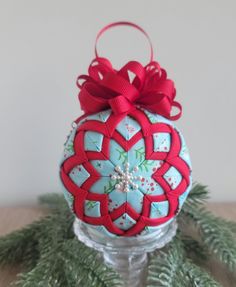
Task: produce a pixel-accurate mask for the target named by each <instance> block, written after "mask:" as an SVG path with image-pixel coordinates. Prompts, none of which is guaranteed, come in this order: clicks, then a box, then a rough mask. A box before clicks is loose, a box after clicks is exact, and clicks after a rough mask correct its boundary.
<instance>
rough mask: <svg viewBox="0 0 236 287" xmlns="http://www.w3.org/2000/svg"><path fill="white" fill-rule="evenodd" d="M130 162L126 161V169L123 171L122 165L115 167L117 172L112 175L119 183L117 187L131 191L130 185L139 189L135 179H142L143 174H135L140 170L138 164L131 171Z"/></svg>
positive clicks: (123, 190) (120, 189)
mask: <svg viewBox="0 0 236 287" xmlns="http://www.w3.org/2000/svg"><path fill="white" fill-rule="evenodd" d="M129 167H130V165H129V163H128V162H127V163H125V170H124V171H123V170H122V169H121V167H120V166H116V167H115V171H116V172H115V173H114V174H112V175H111V179H112V180H116V181H117V184H116V185H115V188H116V189H118V190H119V191H122V192H129V191H130V187H132V189H138V187H139V186H138V184H137V183H136V182H135V181H140V180H141V179H142V177H141V176H136V175H134V173H135V172H137V171H138V166H135V167H134V168H133V169H132V170H131V171H129Z"/></svg>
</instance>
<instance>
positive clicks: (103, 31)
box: [94, 21, 153, 62]
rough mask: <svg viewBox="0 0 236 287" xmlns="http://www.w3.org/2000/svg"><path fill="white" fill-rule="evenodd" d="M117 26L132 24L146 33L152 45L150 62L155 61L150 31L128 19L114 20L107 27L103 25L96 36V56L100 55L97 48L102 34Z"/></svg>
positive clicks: (131, 25) (150, 45)
mask: <svg viewBox="0 0 236 287" xmlns="http://www.w3.org/2000/svg"><path fill="white" fill-rule="evenodd" d="M117 26H130V27H132V28H135V29H137V30H139V31H140V32H141V33H143V34H144V36H145V37H146V39H147V40H148V43H149V47H150V62H152V61H153V47H152V41H151V39H150V37H149V35H148V33H147V32H146V31H145V30H144V29H143V28H142V27H140V26H139V25H137V24H135V23H132V22H127V21H118V22H112V23H110V24H108V25H106V26H105V27H103V28H102V29H101V30H100V31H99V32H98V34H97V36H96V39H95V48H94V51H95V55H96V58H99V55H98V48H97V44H98V41H99V39H100V38H101V36H102V35H103V34H104V33H105V32H106V31H107V30H109V29H111V28H114V27H117Z"/></svg>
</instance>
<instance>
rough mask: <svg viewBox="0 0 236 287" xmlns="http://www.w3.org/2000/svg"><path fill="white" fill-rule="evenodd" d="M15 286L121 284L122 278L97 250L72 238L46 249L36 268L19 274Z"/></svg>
mask: <svg viewBox="0 0 236 287" xmlns="http://www.w3.org/2000/svg"><path fill="white" fill-rule="evenodd" d="M16 286H21V287H41V286H42V287H45V286H50V287H51V286H52V287H58V286H62V287H64V286H65V287H66V286H68V287H84V286H91V287H108V286H114V287H119V286H121V280H120V278H119V276H118V275H117V274H116V273H115V272H114V271H113V270H110V269H109V268H108V267H106V266H105V265H103V263H102V262H101V260H100V258H99V257H98V255H97V253H96V252H95V251H93V250H92V249H90V248H87V247H85V246H84V245H83V244H82V243H80V242H79V241H78V240H77V239H76V238H73V239H68V240H66V241H64V242H60V243H59V244H56V245H54V246H53V247H52V249H51V250H48V251H47V252H45V253H43V254H42V256H41V258H40V260H39V262H38V264H37V265H36V266H35V268H33V269H32V270H30V271H29V272H26V273H23V274H21V275H20V279H19V280H18V281H17V282H16Z"/></svg>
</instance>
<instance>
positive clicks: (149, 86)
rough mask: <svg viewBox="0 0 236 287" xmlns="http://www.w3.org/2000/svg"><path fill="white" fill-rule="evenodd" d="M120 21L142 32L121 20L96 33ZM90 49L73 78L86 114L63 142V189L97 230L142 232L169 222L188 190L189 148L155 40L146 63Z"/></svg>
mask: <svg viewBox="0 0 236 287" xmlns="http://www.w3.org/2000/svg"><path fill="white" fill-rule="evenodd" d="M120 24H122V25H124V24H125V25H131V26H133V27H135V28H138V29H139V30H141V31H142V32H143V33H144V34H145V35H146V36H147V34H146V33H145V31H143V30H142V28H140V27H139V26H137V25H135V24H132V23H128V22H118V23H113V24H111V25H109V26H107V27H105V28H104V29H103V30H101V32H100V33H99V34H98V37H97V40H98V38H99V37H100V36H101V34H102V33H103V32H104V31H105V30H107V29H108V28H110V27H113V26H116V25H120ZM148 39H149V38H148ZM149 41H150V40H149ZM95 52H96V58H95V59H94V60H93V61H92V63H91V65H90V66H89V69H88V75H82V76H79V77H78V81H77V84H78V87H79V88H80V92H79V101H80V105H81V108H82V110H83V111H84V112H85V114H84V115H83V116H82V117H80V118H78V119H77V120H76V121H75V122H74V123H73V129H72V131H71V133H70V135H69V137H68V140H67V142H66V143H65V149H64V154H63V159H62V162H61V167H60V178H61V181H62V184H63V190H64V195H65V197H66V199H67V201H68V203H69V205H70V207H71V209H72V210H73V211H74V213H75V215H76V216H77V218H78V219H79V220H81V221H83V222H84V223H86V224H88V225H89V226H91V227H93V228H95V229H97V230H98V231H99V232H101V233H103V234H105V235H107V236H110V237H114V236H128V237H129V236H136V235H139V236H140V235H142V236H144V235H146V234H149V233H152V232H155V231H156V230H158V229H160V228H162V227H163V226H164V225H166V224H169V223H170V222H171V221H172V220H173V219H174V218H175V217H176V215H177V214H178V213H179V211H180V209H181V207H182V205H183V203H184V201H185V199H186V197H187V195H188V193H189V191H190V189H191V163H190V158H189V153H188V149H187V147H186V144H185V140H184V138H183V136H182V134H181V133H180V131H179V130H178V129H177V128H176V127H175V126H174V125H173V123H172V121H173V120H177V119H179V118H180V116H181V112H182V108H181V105H180V104H179V103H178V102H176V101H175V96H176V90H175V87H174V82H173V81H172V80H170V79H168V77H167V73H166V71H165V70H164V69H163V68H161V66H160V65H159V64H158V63H157V62H155V61H153V59H152V57H153V56H152V55H153V52H152V46H151V60H150V63H148V64H147V65H146V66H143V65H141V64H140V63H139V62H137V61H130V62H128V63H127V64H125V65H124V66H123V67H122V68H121V69H119V70H117V69H115V68H114V67H113V66H112V64H111V63H110V61H109V60H108V59H106V58H101V57H99V56H98V54H97V50H96V49H95ZM173 107H175V108H177V109H178V113H177V114H175V115H172V108H173Z"/></svg>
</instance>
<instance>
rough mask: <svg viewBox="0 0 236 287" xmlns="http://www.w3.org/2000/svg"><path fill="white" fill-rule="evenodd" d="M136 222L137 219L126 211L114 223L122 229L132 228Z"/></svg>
mask: <svg viewBox="0 0 236 287" xmlns="http://www.w3.org/2000/svg"><path fill="white" fill-rule="evenodd" d="M135 223H136V221H135V220H134V219H133V218H131V217H130V216H129V215H128V214H127V213H124V214H123V215H122V216H121V217H119V218H117V219H116V220H115V221H114V224H115V225H116V226H117V227H118V228H120V229H122V230H128V229H130V228H131V227H132V226H133V225H134V224H135Z"/></svg>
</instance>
